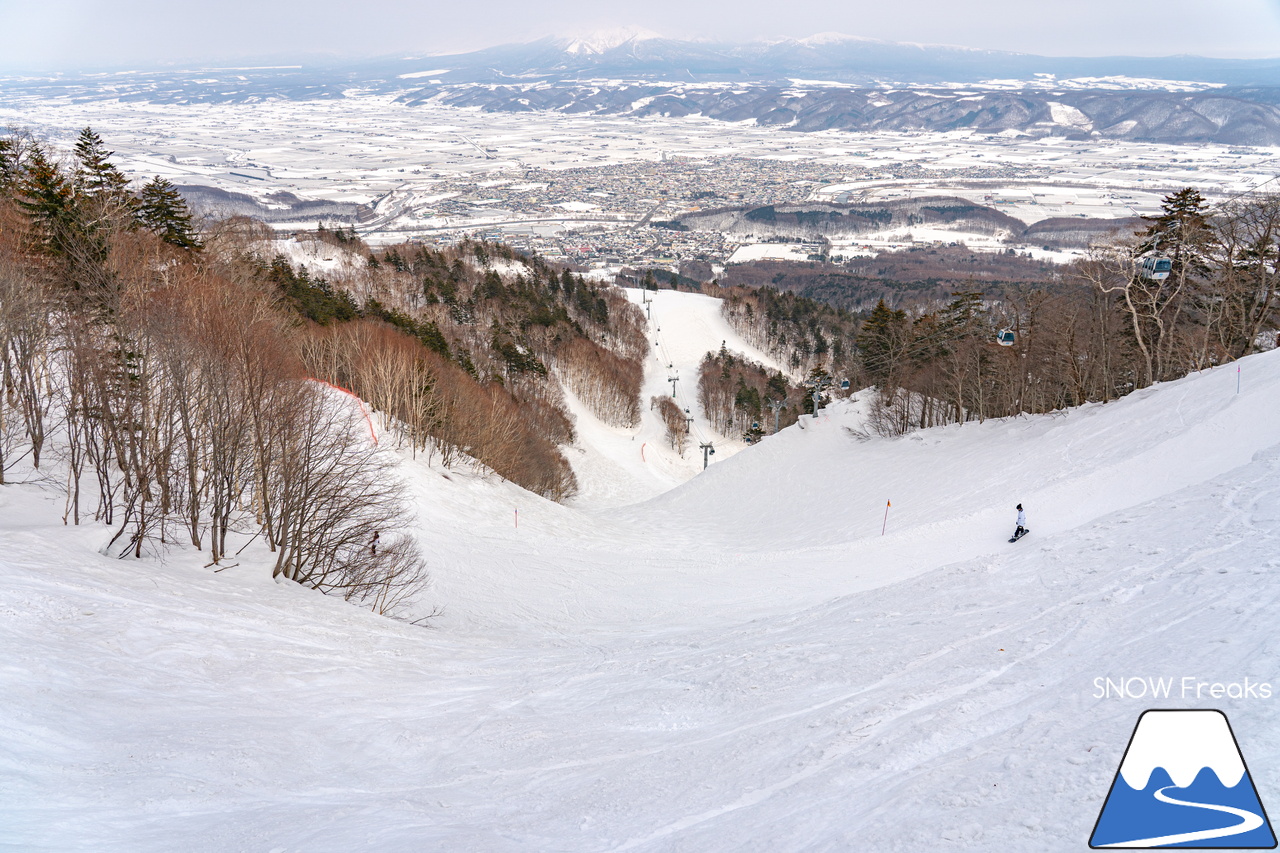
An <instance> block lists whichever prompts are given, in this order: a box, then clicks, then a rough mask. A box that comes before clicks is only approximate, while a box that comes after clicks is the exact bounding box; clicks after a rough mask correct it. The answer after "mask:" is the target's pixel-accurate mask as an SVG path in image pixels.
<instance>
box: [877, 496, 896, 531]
mask: <svg viewBox="0 0 1280 853" xmlns="http://www.w3.org/2000/svg"><path fill="white" fill-rule="evenodd" d="M891 506H893V504H892V503H890V502H889V501H885V502H884V524H882V525H880V535H881V536H883V535H884V532H885V530H886V529H888V527H889V507H891Z"/></svg>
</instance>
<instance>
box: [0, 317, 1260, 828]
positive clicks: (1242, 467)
mask: <svg viewBox="0 0 1280 853" xmlns="http://www.w3.org/2000/svg"><path fill="white" fill-rule="evenodd" d="M664 298H669V299H672V300H679V301H680V303H679V304H677V303H676V302H673V304H672V305H671V306H667V307H669V308H678V307H680V306H681V305H683V304H684V302H683V301H682V300H684V299H685V298H686V297H682V296H681V295H679V294H672V295H671V296H670V297H664ZM689 299H690V300H691V301H689V302H688V303H687V304H688V306H689V307H688V310H687V311H675V312H674V313H675V314H678V315H679V316H681V317H683V318H684V320H676V319H668V317H670V316H671V314H667V315H664V316H663V317H662V318H661V320H660V322H661V326H662V334H663V335H664V336H668V337H666V344H665V346H666V347H667V349H668V352H669V357H670V358H671V362H670V363H675V362H676V361H678V360H681V359H684V358H685V357H686V355H685V354H684V352H683V348H684V347H685V346H686V345H687V341H688V340H689V338H686V337H675V335H676V334H677V329H678V328H679V327H678V324H679V323H680V322H686V321H687V322H689V323H697V322H706V321H703V320H697V319H696V318H697V316H699V315H698V313H697V312H698V310H699V309H698V308H697V307H696V305H697V303H696V302H695V301H692V300H693V298H691V297H690V298H689ZM657 307H658V306H657V305H655V308H657ZM679 334H680V335H681V336H684V335H686V334H687V335H690V336H692V335H693V333H692V332H689V331H688V330H681V331H680V332H679ZM714 334H721V331H720V330H716V331H715V332H714ZM699 345H700V344H699ZM729 346H730V348H733V343H732V341H730V342H729ZM689 348H690V350H692V349H697V347H692V346H690V347H689ZM699 355H700V353H699ZM682 363H683V362H682ZM1239 367H1240V370H1241V372H1240V374H1239V380H1240V393H1238V394H1237V379H1238V377H1237V373H1236V368H1237V365H1230V366H1228V367H1224V368H1220V369H1217V370H1213V371H1207V372H1205V373H1202V374H1199V375H1195V376H1191V377H1188V378H1186V379H1184V380H1181V381H1178V382H1173V383H1168V384H1165V385H1161V386H1157V387H1155V388H1152V389H1149V390H1147V391H1144V392H1140V393H1138V394H1135V395H1132V396H1130V397H1128V398H1126V399H1124V400H1120V401H1118V402H1115V403H1111V404H1108V405H1105V406H1102V405H1096V406H1088V407H1085V408H1083V409H1079V410H1075V411H1071V412H1066V413H1061V414H1057V415H1052V416H1046V417H1036V418H1019V419H1014V420H1006V421H992V422H988V423H985V424H970V425H967V426H964V427H951V428H945V429H939V430H931V431H927V432H922V433H918V434H916V435H913V436H910V437H907V438H903V439H898V440H885V439H878V438H875V439H870V440H867V441H859V440H857V439H856V438H855V437H854V436H853V435H851V434H850V433H849V432H848V431H847V430H846V429H845V427H846V426H856V425H857V424H858V423H860V420H861V418H860V406H861V405H862V404H861V403H860V402H859V401H856V400H855V401H853V402H849V403H845V404H840V405H839V406H834V407H832V408H830V409H828V410H825V411H824V412H823V413H822V415H821V416H820V417H819V418H817V419H807V420H806V423H805V428H804V429H799V428H796V427H793V428H790V429H788V430H785V431H784V432H783V433H782V434H781V435H779V436H777V437H773V438H770V439H767V440H766V441H764V442H763V443H762V444H761V445H759V446H758V447H754V448H750V449H747V450H745V451H743V452H740V453H737V454H736V455H734V456H733V457H732V458H728V459H722V460H721V461H718V462H716V463H715V464H713V465H712V466H711V467H710V468H709V469H708V470H707V471H706V472H704V473H701V474H699V475H697V476H696V477H694V478H693V479H692V480H689V481H688V482H686V483H684V484H683V485H680V486H677V487H675V488H673V489H670V490H669V491H666V492H663V493H660V494H659V491H660V488H659V486H660V485H661V482H662V478H663V477H668V478H669V479H670V480H672V481H675V480H679V479H682V477H683V474H682V473H681V472H679V471H674V470H667V471H664V470H658V471H657V472H656V473H655V472H654V471H652V470H651V469H650V468H649V467H645V468H638V467H636V466H635V464H634V459H631V461H627V460H626V459H625V458H624V457H627V458H630V457H629V456H628V454H629V452H630V450H631V445H632V444H633V443H634V442H633V440H632V439H631V438H630V437H629V436H622V435H618V436H614V438H615V439H616V443H617V446H618V447H625V449H626V450H627V451H628V454H624V453H622V452H621V451H618V452H617V456H616V457H615V458H610V454H612V453H613V452H614V451H612V450H611V449H610V446H609V445H608V443H607V442H605V441H597V442H595V443H594V444H591V442H586V441H585V440H584V442H585V444H590V445H591V447H593V448H594V449H592V450H589V451H583V452H584V454H587V453H589V454H592V455H593V458H594V459H596V462H595V463H593V464H595V465H596V467H595V468H593V467H592V465H588V464H581V465H579V466H578V469H577V470H578V472H579V476H580V477H583V476H590V472H591V471H592V470H595V471H596V472H597V476H598V477H599V478H600V479H601V480H602V481H603V480H608V479H610V478H614V477H615V476H617V477H618V479H619V480H621V476H620V475H617V472H618V471H623V472H625V473H626V474H628V475H629V476H631V477H632V480H633V482H632V483H631V484H630V485H627V486H625V488H623V487H619V489H618V490H617V491H615V492H611V489H612V488H613V486H612V485H611V482H612V481H610V482H592V483H588V484H586V486H587V488H586V489H584V498H583V499H581V500H580V501H579V502H578V504H576V505H574V506H561V505H556V504H551V503H548V502H546V501H542V500H540V499H538V498H535V497H532V496H531V495H529V494H528V493H525V492H522V491H520V490H519V489H516V488H515V487H513V486H511V485H510V484H507V483H499V482H493V481H490V480H485V479H482V478H480V477H478V476H475V475H472V474H467V473H460V472H444V471H440V470H438V469H433V468H431V467H429V466H428V465H426V464H425V463H424V462H422V461H421V460H418V461H414V460H405V462H404V464H403V466H402V470H403V472H404V475H405V476H406V478H408V480H409V481H410V485H411V488H412V491H413V494H414V496H415V499H416V500H417V501H418V506H419V514H420V519H421V528H422V538H423V542H424V544H425V545H426V549H427V553H428V555H429V559H430V562H431V565H432V569H433V573H434V576H435V579H436V586H435V588H434V589H433V591H432V593H431V596H430V599H431V600H430V602H429V603H430V604H434V605H437V606H439V607H441V608H443V613H442V615H440V616H439V617H438V618H437V619H435V620H434V621H433V625H434V627H432V628H427V629H423V628H417V627H412V626H408V625H404V624H402V623H398V622H394V621H390V620H386V619H381V618H378V617H376V616H373V615H371V614H369V613H367V612H365V611H361V610H357V609H355V608H353V607H350V606H348V605H345V604H343V603H342V602H340V601H337V600H335V599H330V598H325V597H323V596H319V595H317V594H314V593H310V592H307V591H305V590H303V589H301V588H298V587H296V586H290V585H282V586H277V585H275V584H273V583H271V581H270V580H269V578H268V574H269V572H267V571H266V570H265V569H264V568H263V567H262V566H260V565H256V564H254V563H253V562H252V561H246V562H245V563H244V564H243V565H241V566H238V567H235V568H231V569H227V570H226V571H223V572H220V573H214V572H212V570H209V569H203V568H201V567H200V561H199V559H198V556H194V555H188V554H184V553H181V552H175V553H174V554H172V555H171V556H170V557H169V558H168V559H166V560H165V561H164V562H160V563H157V562H144V563H142V564H138V563H133V562H122V561H116V560H109V559H106V558H104V557H101V556H99V555H98V554H97V552H96V549H97V548H98V546H100V545H101V544H102V542H103V540H104V538H105V536H104V531H103V530H102V529H100V528H93V527H86V528H83V529H74V528H73V529H67V528H64V527H63V526H62V525H61V524H60V523H59V522H58V517H59V515H60V507H61V503H60V499H59V498H58V496H57V495H56V494H55V493H54V492H53V491H51V490H49V489H47V488H46V487H42V486H40V485H25V486H9V487H4V488H0V572H2V575H0V576H2V577H3V583H2V584H0V648H3V649H5V655H4V658H3V661H2V662H0V696H2V697H3V702H0V782H2V784H3V790H4V791H5V796H4V797H3V798H0V849H14V850H73V849H83V850H89V849H92V850H96V851H130V853H133V852H134V851H171V850H178V849H181V850H195V851H206V850H207V851H224V850H262V851H282V853H283V851H290V852H292V851H351V850H379V851H396V850H405V851H409V850H414V851H417V850H424V849H439V850H477V851H526V850H557V851H563V850H584V851H585V850H591V851H596V850H664V851H665V850H697V851H719V850H725V851H728V850H733V851H737V850H760V851H779V850H832V851H834V850H866V851H893V850H900V851H921V850H983V851H988V850H989V851H1023V850H1027V851H1030V850H1036V851H1039V850H1045V851H1057V850H1079V849H1084V848H1085V847H1086V845H1087V842H1088V838H1089V834H1090V832H1091V830H1092V828H1093V824H1094V820H1095V819H1096V818H1097V815H1098V811H1099V809H1100V808H1101V805H1102V801H1103V798H1104V797H1105V796H1106V793H1107V790H1108V787H1109V785H1110V784H1111V781H1112V779H1113V777H1114V775H1115V773H1116V771H1117V768H1118V766H1119V763H1120V759H1121V756H1122V753H1123V750H1124V747H1125V744H1126V742H1127V740H1128V737H1129V734H1130V732H1131V731H1132V729H1133V726H1134V724H1135V722H1136V720H1137V718H1138V715H1139V714H1140V713H1141V711H1143V710H1144V709H1146V708H1148V707H1195V708H1219V709H1221V710H1223V711H1224V712H1225V713H1226V714H1227V715H1228V717H1229V718H1230V721H1231V725H1232V728H1233V730H1234V732H1235V735H1236V737H1237V738H1238V739H1239V742H1240V746H1241V748H1242V750H1243V753H1244V756H1245V758H1246V760H1247V761H1248V763H1249V769H1250V772H1251V774H1252V777H1253V781H1254V783H1255V784H1256V786H1257V790H1258V793H1259V795H1260V797H1261V799H1262V802H1263V804H1264V805H1265V804H1267V803H1268V802H1271V803H1273V805H1272V808H1273V811H1274V809H1275V806H1274V803H1275V802H1280V726H1277V725H1276V723H1277V722H1278V715H1277V714H1276V712H1275V706H1274V703H1275V702H1276V701H1280V700H1278V699H1261V698H1256V695H1255V697H1251V698H1235V697H1233V696H1232V695H1230V694H1224V695H1221V696H1219V697H1218V698H1211V693H1210V692H1202V695H1201V696H1200V698H1196V697H1195V695H1194V688H1193V693H1192V694H1191V695H1190V696H1186V697H1184V696H1182V695H1181V694H1180V693H1177V692H1176V691H1175V695H1174V696H1173V697H1172V698H1170V699H1163V700H1152V699H1151V698H1150V697H1149V696H1148V697H1145V698H1141V699H1120V698H1100V697H1099V696H1098V690H1097V687H1096V685H1095V679H1098V678H1107V677H1110V678H1112V679H1122V678H1127V677H1132V676H1140V677H1148V676H1149V677H1165V678H1172V679H1175V680H1176V679H1182V678H1184V677H1191V678H1193V679H1194V681H1193V682H1192V683H1193V685H1194V684H1195V683H1199V682H1205V683H1213V682H1220V683H1222V684H1239V683H1241V682H1243V681H1244V680H1245V679H1246V678H1248V679H1250V680H1251V681H1253V682H1269V683H1271V684H1272V685H1275V686H1277V687H1280V676H1278V675H1277V674H1276V673H1275V672H1274V669H1275V667H1276V663H1275V661H1276V659H1277V652H1280V635H1277V634H1276V632H1275V630H1274V628H1273V627H1272V625H1273V622H1274V618H1275V617H1274V610H1275V605H1276V603H1277V596H1278V593H1280V578H1278V577H1277V575H1278V574H1280V533H1278V532H1277V528H1278V526H1280V420H1278V419H1277V417H1276V414H1277V412H1280V407H1277V403H1276V401H1277V400H1278V399H1280V352H1271V353H1267V354H1263V355H1259V356H1254V357H1251V358H1248V359H1245V360H1244V361H1243V362H1241V363H1240V365H1239ZM685 375H686V374H685V373H684V371H683V370H682V371H681V381H682V382H683V380H684V377H685ZM665 378H666V377H665V375H663V374H662V371H656V372H655V371H650V374H649V383H650V386H652V385H653V384H654V383H655V382H656V383H658V384H659V386H660V385H661V384H663V383H664V380H665ZM668 387H669V386H668ZM647 428H648V427H642V428H641V429H642V430H643V429H647ZM580 429H582V427H581V426H580ZM584 432H585V431H584ZM635 441H643V439H641V438H640V433H637V437H636V439H635ZM648 458H649V457H648V455H647V453H646V462H645V464H646V466H648V465H649V462H648V461H647V460H648ZM658 458H661V457H658ZM717 459H720V457H719V455H717ZM668 461H670V460H668ZM700 463H701V460H700V458H699V459H698V464H699V465H700ZM655 464H657V463H655ZM663 464H666V463H663ZM673 464H674V463H673ZM610 465H613V466H614V467H609V466H610ZM627 490H633V491H631V492H627ZM624 493H626V494H640V495H641V496H647V495H653V497H651V498H650V499H648V500H646V501H645V502H643V503H639V504H633V505H628V506H620V505H618V504H619V503H620V502H621V500H622V498H623V497H625V494H624ZM591 495H600V496H604V497H603V499H602V500H600V501H599V502H597V503H595V504H593V503H592V502H591V501H590V500H588V497H589V496H591ZM610 495H612V496H613V497H612V498H610ZM886 501H892V507H891V508H888V515H887V523H886V516H885V510H886ZM1019 501H1020V502H1022V503H1023V504H1024V505H1025V506H1026V507H1027V511H1028V515H1029V526H1030V527H1031V529H1032V531H1033V532H1032V533H1031V535H1030V536H1029V537H1028V538H1027V539H1025V540H1023V541H1021V542H1019V543H1017V544H1014V545H1011V544H1009V543H1008V542H1007V541H1006V539H1007V537H1008V534H1009V533H1010V532H1011V530H1012V527H1013V517H1014V512H1013V506H1014V504H1015V503H1017V502H1019ZM882 525H885V533H884V534H883V535H882V534H881V528H882ZM1177 684H1179V685H1181V684H1182V682H1181V681H1178V682H1177ZM1272 696H1280V689H1278V690H1274V691H1273V692H1272Z"/></svg>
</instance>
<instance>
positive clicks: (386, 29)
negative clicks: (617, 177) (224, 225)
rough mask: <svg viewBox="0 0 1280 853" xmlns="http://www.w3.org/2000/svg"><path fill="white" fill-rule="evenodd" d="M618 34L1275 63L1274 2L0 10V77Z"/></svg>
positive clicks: (14, 0) (503, 0) (368, 1)
mask: <svg viewBox="0 0 1280 853" xmlns="http://www.w3.org/2000/svg"><path fill="white" fill-rule="evenodd" d="M618 26H637V27H644V28H646V29H650V30H655V31H657V32H659V33H662V34H663V35H668V36H672V37H678V38H687V37H706V38H721V39H726V40H742V41H746V40H752V39H758V38H777V37H780V36H797V37H802V36H807V35H812V34H814V33H820V32H841V33H847V34H850V35H857V36H867V37H871V38H880V39H887V40H890V41H913V42H929V43H939V44H954V45H964V46H968V47H979V48H990V49H996V50H1013V51H1021V52H1024V53H1038V54H1046V55H1052V56H1100V55H1117V54H1126V55H1135V56H1166V55H1171V54H1181V53H1190V54H1199V55H1202V56H1220V57H1264V56H1266V57H1274V56H1280V0H1071V2H1067V1H1066V0H988V2H974V0H892V2H890V0H786V2H778V0H739V2H728V0H701V2H698V0H642V2H641V0H619V2H608V0H542V2H539V0H487V2H457V0H454V1H453V2H438V0H417V2H414V0H365V2H360V0H341V2H339V0H305V2H304V0H206V1H205V2H200V3H193V2H183V0H111V2H106V0H0V68H4V69H5V70H9V71H13V70H73V69H79V68H86V67H113V68H118V67H133V66H144V65H150V64H154V63H187V62H195V61H198V62H201V63H207V62H210V61H228V60H229V61H243V60H247V59H254V60H260V59H268V58H272V59H279V58H284V57H288V56H300V55H310V56H315V55H316V54H332V55H338V56H343V57H360V56H385V55H421V54H424V53H442V52H450V51H461V50H470V49H475V48H479V47H485V46H489V45H493V44H501V43H504V42H513V41H529V40H532V39H534V38H538V37H540V36H544V35H549V34H576V33H580V32H587V31H591V30H595V29H605V28H611V27H618Z"/></svg>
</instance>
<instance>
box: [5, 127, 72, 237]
mask: <svg viewBox="0 0 1280 853" xmlns="http://www.w3.org/2000/svg"><path fill="white" fill-rule="evenodd" d="M17 190H18V206H19V207H20V208H21V209H22V210H23V211H25V212H26V213H27V215H28V216H30V217H31V218H32V219H33V220H34V221H35V222H36V223H37V224H38V226H39V228H40V229H41V231H42V232H43V238H44V242H45V246H46V248H48V249H50V250H51V251H53V252H56V253H60V254H61V253H64V252H65V251H66V250H67V248H68V245H69V241H70V240H71V238H72V234H73V233H74V231H75V227H74V226H75V221H76V193H75V188H74V187H73V186H72V184H71V181H70V180H68V179H67V177H66V176H65V175H63V173H62V170H61V169H60V168H58V165H57V164H56V163H54V162H52V161H51V160H50V159H49V158H48V157H47V156H46V155H45V153H44V149H42V148H40V146H38V145H36V146H32V148H31V150H30V151H29V152H28V154H27V162H26V167H25V168H24V169H22V170H21V174H20V176H19V178H18V180H17Z"/></svg>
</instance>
